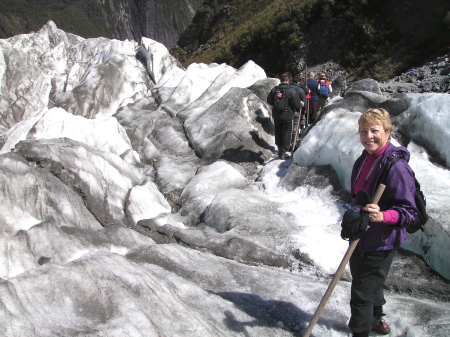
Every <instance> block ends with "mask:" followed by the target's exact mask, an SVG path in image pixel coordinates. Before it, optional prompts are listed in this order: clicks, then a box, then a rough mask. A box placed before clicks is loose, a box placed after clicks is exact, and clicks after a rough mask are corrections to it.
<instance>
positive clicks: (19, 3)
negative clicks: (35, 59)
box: [0, 0, 202, 47]
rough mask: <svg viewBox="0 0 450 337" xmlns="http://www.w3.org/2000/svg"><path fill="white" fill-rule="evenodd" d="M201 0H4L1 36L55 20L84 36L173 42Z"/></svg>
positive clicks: (1, 16)
mask: <svg viewBox="0 0 450 337" xmlns="http://www.w3.org/2000/svg"><path fill="white" fill-rule="evenodd" d="M201 3H202V1H201V0H106V1H101V0H1V2H0V38H6V37H10V36H13V35H16V34H21V33H29V32H30V31H37V30H39V29H40V28H41V27H42V26H43V25H44V24H45V23H46V22H48V21H49V20H52V21H54V22H55V23H56V25H57V26H58V28H60V29H62V30H64V31H66V32H70V33H73V34H76V35H79V36H82V37H84V38H89V37H99V36H103V37H107V38H116V39H120V40H124V39H134V40H137V41H139V40H140V38H141V37H142V36H145V37H148V38H151V39H154V40H156V41H158V42H161V43H163V44H164V45H166V46H167V47H170V46H173V45H174V44H175V43H176V41H177V40H178V37H179V36H180V34H181V32H182V31H183V30H184V29H185V28H186V27H187V26H188V24H189V22H190V21H191V19H192V17H193V16H194V14H195V11H196V10H197V8H198V7H199V6H200V4H201Z"/></svg>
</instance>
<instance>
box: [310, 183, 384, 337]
mask: <svg viewBox="0 0 450 337" xmlns="http://www.w3.org/2000/svg"><path fill="white" fill-rule="evenodd" d="M385 188H386V186H385V185H383V184H380V186H378V189H377V191H376V193H375V196H374V197H373V201H372V204H378V201H380V198H381V195H382V194H383V192H384V189H385ZM358 242H359V239H356V240H353V241H351V242H350V245H349V246H348V249H347V252H346V253H345V255H344V258H343V259H342V261H341V264H340V265H339V267H338V269H337V271H336V274H334V277H333V279H332V280H331V283H330V285H329V286H328V289H327V291H326V292H325V295H323V297H322V300H321V301H320V304H319V306H318V307H317V309H316V312H315V313H314V316H313V318H312V320H311V322H309V325H308V328H307V329H306V331H305V333H304V334H303V337H309V335H311V332H312V330H313V329H314V325H316V323H317V321H318V320H319V317H320V315H321V314H322V311H323V309H324V308H325V305H326V304H327V302H328V299H329V298H330V296H331V294H332V293H333V290H334V288H335V287H336V284H337V283H338V281H339V279H340V278H341V276H342V274H343V273H344V270H345V266H346V265H347V263H348V261H349V260H350V257H351V256H352V254H353V251H354V250H355V248H356V245H357V244H358Z"/></svg>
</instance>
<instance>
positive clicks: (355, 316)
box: [349, 109, 417, 337]
mask: <svg viewBox="0 0 450 337" xmlns="http://www.w3.org/2000/svg"><path fill="white" fill-rule="evenodd" d="M358 124H359V137H360V141H361V144H362V145H363V146H364V151H363V153H362V154H361V156H360V157H359V158H358V159H357V160H356V162H355V164H354V166H353V170H352V177H351V184H352V185H351V187H352V189H351V192H352V195H353V196H356V194H357V193H358V192H359V191H361V190H363V191H366V192H367V193H368V194H369V197H370V200H372V199H373V197H374V195H375V191H376V189H377V188H378V186H379V185H380V184H381V183H383V184H385V185H386V189H385V191H384V193H383V195H382V196H381V198H380V201H379V203H378V205H375V204H368V205H366V207H364V208H363V210H365V211H367V212H369V213H370V216H369V219H370V224H369V225H370V227H369V229H368V230H367V232H366V233H365V234H364V235H363V236H362V237H361V239H360V240H359V242H358V245H357V247H356V249H355V251H354V253H353V255H352V257H351V258H350V271H351V274H352V287H351V299H350V308H351V318H350V322H349V327H350V329H351V331H352V333H353V337H366V336H369V334H370V331H375V332H377V333H380V334H383V335H385V334H388V333H389V332H390V327H389V325H388V324H387V323H386V322H385V321H384V319H383V316H384V315H385V314H384V313H383V304H385V303H386V300H385V299H384V293H383V285H384V282H385V280H386V277H387V275H388V273H389V269H390V267H391V264H392V260H393V259H394V255H395V251H396V249H397V248H398V247H400V245H402V244H403V242H404V241H405V240H406V236H407V231H406V229H407V227H408V226H409V224H410V223H411V221H412V220H413V219H414V218H415V217H416V216H417V209H416V205H415V202H414V194H415V181H414V172H413V171H412V170H411V168H410V167H409V165H408V161H409V152H408V150H407V149H406V148H405V147H403V146H399V147H396V146H394V145H392V144H391V143H390V139H391V132H392V130H393V126H392V122H391V118H390V116H389V113H388V112H387V111H386V110H385V109H369V110H367V111H365V112H364V113H363V114H362V115H361V117H360V118H359V121H358ZM397 156H400V157H401V158H403V159H402V160H399V161H398V162H396V163H395V164H394V165H392V167H391V168H389V166H390V162H391V160H392V158H393V157H397Z"/></svg>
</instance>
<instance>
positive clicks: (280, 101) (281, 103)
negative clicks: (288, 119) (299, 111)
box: [273, 87, 289, 112]
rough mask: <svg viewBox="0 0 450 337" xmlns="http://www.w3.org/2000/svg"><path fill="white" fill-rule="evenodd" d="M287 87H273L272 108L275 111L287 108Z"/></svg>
mask: <svg viewBox="0 0 450 337" xmlns="http://www.w3.org/2000/svg"><path fill="white" fill-rule="evenodd" d="M288 105H289V102H288V97H287V88H280V87H276V88H275V97H274V99H273V108H274V110H275V111H277V112H282V111H286V110H288Z"/></svg>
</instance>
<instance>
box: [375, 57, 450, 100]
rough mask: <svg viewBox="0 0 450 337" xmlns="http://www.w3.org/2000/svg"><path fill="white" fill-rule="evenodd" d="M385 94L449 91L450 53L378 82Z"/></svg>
mask: <svg viewBox="0 0 450 337" xmlns="http://www.w3.org/2000/svg"><path fill="white" fill-rule="evenodd" d="M380 87H381V91H382V92H383V94H385V95H388V96H390V95H392V94H401V93H426V92H434V93H450V54H447V55H444V56H441V57H438V58H436V59H435V60H433V61H430V62H427V63H426V64H424V65H423V66H420V67H417V68H411V69H409V70H408V71H407V72H406V73H404V74H402V75H400V76H397V77H395V78H393V79H391V80H390V81H387V82H383V83H380Z"/></svg>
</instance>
